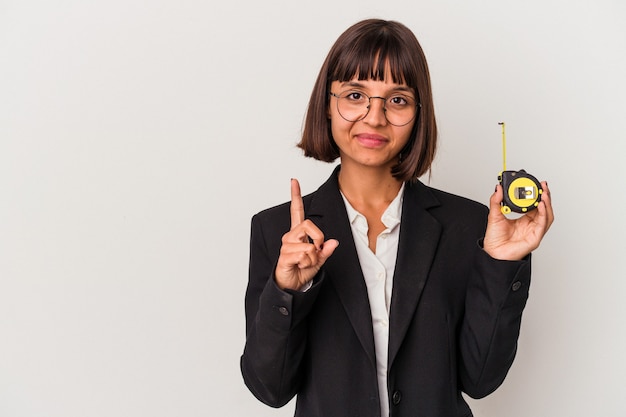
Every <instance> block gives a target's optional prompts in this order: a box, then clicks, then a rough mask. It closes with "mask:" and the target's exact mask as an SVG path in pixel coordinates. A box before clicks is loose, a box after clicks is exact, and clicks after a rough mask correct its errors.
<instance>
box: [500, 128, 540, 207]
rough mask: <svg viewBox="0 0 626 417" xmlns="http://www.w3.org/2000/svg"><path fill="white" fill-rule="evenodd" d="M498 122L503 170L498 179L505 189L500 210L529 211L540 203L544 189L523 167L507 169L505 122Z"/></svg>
mask: <svg viewBox="0 0 626 417" xmlns="http://www.w3.org/2000/svg"><path fill="white" fill-rule="evenodd" d="M498 124H499V125H500V126H502V172H501V173H500V175H498V181H499V182H500V185H502V189H503V191H504V196H503V198H502V203H501V206H502V207H501V208H500V210H501V211H502V213H504V214H509V213H511V212H515V213H527V212H529V211H531V210H534V209H535V208H536V207H537V206H538V205H539V202H540V201H541V194H542V193H543V189H542V188H541V183H540V182H539V181H538V180H537V178H535V177H533V176H532V175H530V174H529V173H527V172H526V171H524V170H523V169H520V170H519V171H507V169H506V131H505V124H504V122H500V123H498Z"/></svg>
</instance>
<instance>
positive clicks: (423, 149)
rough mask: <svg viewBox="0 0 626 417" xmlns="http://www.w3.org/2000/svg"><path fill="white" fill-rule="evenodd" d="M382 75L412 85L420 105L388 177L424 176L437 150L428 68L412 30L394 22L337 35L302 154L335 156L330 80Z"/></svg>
mask: <svg viewBox="0 0 626 417" xmlns="http://www.w3.org/2000/svg"><path fill="white" fill-rule="evenodd" d="M386 70H388V71H389V73H386ZM386 76H391V78H392V81H393V82H394V83H397V84H406V85H407V86H409V87H411V88H412V89H413V90H414V91H415V94H416V95H417V98H418V100H419V103H420V105H421V107H419V108H418V115H417V119H416V121H415V122H414V125H413V130H412V131H411V137H410V139H409V142H408V143H407V145H406V147H405V148H404V149H403V150H402V151H401V152H400V154H401V158H400V160H399V162H398V164H396V165H395V166H394V167H393V168H392V170H391V173H392V175H393V176H394V177H395V178H398V179H400V180H402V181H410V180H417V179H418V178H419V177H420V176H422V175H424V174H425V173H426V172H428V171H429V170H430V166H431V164H432V162H433V159H434V157H435V150H436V148H437V125H436V123H435V112H434V106H433V98H432V90H431V84H430V75H429V72H428V64H427V63H426V57H425V56H424V52H423V51H422V47H421V46H420V44H419V42H418V41H417V38H416V37H415V35H414V34H413V32H411V30H410V29H408V28H407V27H406V26H404V25H403V24H401V23H398V22H394V21H386V20H379V19H368V20H363V21H361V22H358V23H356V24H354V25H353V26H351V27H350V28H348V29H347V30H346V31H345V32H344V33H343V34H341V36H339V38H338V39H337V41H336V42H335V44H334V45H333V47H332V48H331V50H330V52H329V53H328V56H327V57H326V60H325V61H324V64H323V65H322V68H321V69H320V72H319V75H318V77H317V81H316V82H315V86H314V87H313V92H312V94H311V99H310V100H309V107H308V110H307V113H306V118H305V121H304V129H303V132H302V140H301V141H300V143H298V147H300V148H302V149H303V150H304V155H305V156H307V157H312V158H315V159H317V160H320V161H325V162H332V161H334V160H336V159H337V158H338V157H339V149H338V147H337V145H336V143H335V141H334V139H333V137H332V133H331V124H330V119H329V118H328V106H329V104H330V95H329V92H330V85H331V83H332V82H333V81H340V82H345V81H350V80H352V79H354V78H357V79H359V80H379V81H384V80H385V77H386Z"/></svg>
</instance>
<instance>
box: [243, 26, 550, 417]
mask: <svg viewBox="0 0 626 417" xmlns="http://www.w3.org/2000/svg"><path fill="white" fill-rule="evenodd" d="M436 135H437V129H436V124H435V117H434V110H433V101H432V94H431V86H430V78H429V73H428V67H427V64H426V60H425V57H424V54H423V52H422V49H421V47H420V45H419V43H418V41H417V39H416V38H415V36H414V35H413V33H412V32H411V31H410V30H409V29H407V28H406V27H405V26H403V25H401V24H399V23H397V22H389V21H382V20H366V21H362V22H359V23H357V24H355V25H354V26H352V27H350V28H349V29H348V30H347V31H346V32H344V33H343V34H342V35H341V36H340V37H339V39H338V40H337V41H336V43H335V45H334V46H333V47H332V49H331V50H330V52H329V55H328V57H327V58H326V61H325V62H324V64H323V66H322V69H321V71H320V74H319V76H318V79H317V82H316V84H315V87H314V89H313V94H312V96H311V100H310V103H309V109H308V112H307V117H306V122H305V126H304V132H303V137H302V140H301V142H300V143H299V146H300V147H301V148H302V149H303V150H304V153H305V155H306V156H309V157H313V158H316V159H319V160H323V161H328V162H330V161H334V160H336V159H337V158H340V161H341V164H340V165H339V166H338V167H337V168H336V169H335V171H334V172H333V174H332V175H331V177H330V179H329V180H328V181H327V182H326V183H325V184H323V185H322V186H321V187H320V188H319V189H318V190H317V191H316V192H314V193H312V194H310V195H308V196H305V197H301V196H300V187H299V184H298V182H297V181H296V180H292V181H291V202H290V203H287V204H283V205H281V206H278V207H274V208H271V209H268V210H265V211H263V212H261V213H259V214H257V215H256V216H254V218H253V219H252V236H251V252H250V276H249V284H248V289H247V293H246V319H247V339H246V346H245V349H244V353H243V356H242V358H241V369H242V374H243V377H244V380H245V382H246V385H247V386H248V387H249V389H250V390H251V391H252V393H253V394H254V395H255V396H256V397H257V398H258V399H259V400H261V401H263V402H264V403H266V404H268V405H270V406H273V407H280V406H282V405H284V404H286V403H287V402H288V401H289V400H290V399H291V398H293V396H294V395H297V403H296V416H320V417H334V416H338V417H343V416H383V417H387V416H390V415H392V416H408V415H410V416H416V415H417V416H424V417H427V416H433V417H435V416H437V417H442V416H471V415H472V414H471V411H470V409H469V407H468V406H467V404H466V402H465V401H464V400H463V398H462V396H461V392H465V393H467V394H468V395H470V396H472V397H474V398H480V397H483V396H485V395H488V394H489V393H491V392H493V391H494V390H495V389H496V388H497V387H498V386H499V385H500V384H501V383H502V381H503V380H504V377H505V376H506V373H507V371H508V369H509V368H510V366H511V364H512V362H513V358H514V356H515V352H516V346H517V338H518V335H519V329H520V322H521V315H522V310H523V308H524V306H525V304H526V299H527V297H528V287H529V284H530V252H531V251H532V250H534V249H536V248H537V247H538V246H539V243H540V241H541V239H542V237H543V236H544V234H545V233H546V232H547V230H548V228H549V227H550V224H551V223H552V221H553V213H552V208H551V203H550V193H549V190H548V186H547V184H546V183H542V186H543V188H544V194H543V198H542V202H541V203H540V204H539V207H538V208H537V210H534V211H532V212H530V213H528V214H526V215H525V216H523V217H521V218H519V219H516V220H510V219H507V218H506V217H504V215H503V214H502V213H501V212H500V202H501V200H502V189H501V187H500V186H499V185H498V186H497V187H496V191H495V193H494V194H493V195H492V197H491V201H490V208H489V209H487V208H486V207H484V206H482V205H481V204H478V203H475V202H473V201H470V200H467V199H464V198H462V197H458V196H454V195H451V194H448V193H445V192H442V191H438V190H435V189H432V188H430V187H427V186H425V185H424V184H422V183H421V182H419V181H418V177H420V176H421V175H423V174H425V173H426V172H428V170H429V169H430V165H431V163H432V160H433V157H434V154H435V148H436Z"/></svg>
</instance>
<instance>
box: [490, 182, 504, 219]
mask: <svg viewBox="0 0 626 417" xmlns="http://www.w3.org/2000/svg"><path fill="white" fill-rule="evenodd" d="M502 197H503V195H502V186H501V185H500V184H498V185H496V191H495V192H494V193H493V194H491V198H490V199H489V215H490V216H494V215H495V216H496V217H500V216H501V215H502V212H501V211H500V209H501V205H500V203H502Z"/></svg>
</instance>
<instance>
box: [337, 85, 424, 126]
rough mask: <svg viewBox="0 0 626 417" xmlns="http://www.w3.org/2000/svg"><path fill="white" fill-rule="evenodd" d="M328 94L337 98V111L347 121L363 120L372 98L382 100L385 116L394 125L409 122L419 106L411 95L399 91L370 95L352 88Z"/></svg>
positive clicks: (402, 124)
mask: <svg viewBox="0 0 626 417" xmlns="http://www.w3.org/2000/svg"><path fill="white" fill-rule="evenodd" d="M329 94H330V95H331V96H333V97H335V98H337V111H338V112H339V115H340V116H341V117H342V118H343V119H345V120H347V121H348V122H358V121H359V120H363V119H364V118H365V116H367V114H368V113H369V111H370V107H371V101H372V99H373V98H378V99H381V100H383V101H384V104H383V112H384V114H385V118H386V119H387V121H388V122H389V124H392V125H394V126H405V125H408V124H409V123H411V121H412V120H413V119H414V118H415V116H416V115H417V111H418V109H419V108H420V107H421V104H420V103H418V102H417V101H416V100H415V99H414V98H413V97H411V96H409V95H406V94H401V93H396V94H393V95H392V96H390V97H377V96H372V97H370V96H368V95H367V94H365V93H362V92H360V91H353V90H348V91H344V92H343V93H340V94H335V93H333V92H332V91H331V92H330V93H329Z"/></svg>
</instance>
